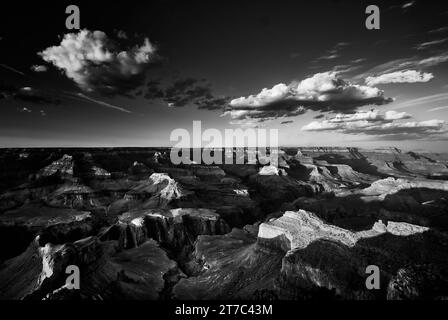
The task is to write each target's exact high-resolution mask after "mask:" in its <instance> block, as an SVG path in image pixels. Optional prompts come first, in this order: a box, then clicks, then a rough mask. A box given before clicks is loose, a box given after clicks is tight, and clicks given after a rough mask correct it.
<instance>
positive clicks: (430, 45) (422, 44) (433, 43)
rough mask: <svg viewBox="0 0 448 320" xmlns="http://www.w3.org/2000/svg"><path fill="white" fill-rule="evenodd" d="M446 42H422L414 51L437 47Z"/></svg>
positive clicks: (445, 40) (443, 40) (440, 40)
mask: <svg viewBox="0 0 448 320" xmlns="http://www.w3.org/2000/svg"><path fill="white" fill-rule="evenodd" d="M447 41H448V39H439V40H433V41H427V42H423V43H420V44H419V45H417V46H416V49H418V50H423V49H427V48H429V47H433V46H435V45H438V44H441V43H445V42H447Z"/></svg>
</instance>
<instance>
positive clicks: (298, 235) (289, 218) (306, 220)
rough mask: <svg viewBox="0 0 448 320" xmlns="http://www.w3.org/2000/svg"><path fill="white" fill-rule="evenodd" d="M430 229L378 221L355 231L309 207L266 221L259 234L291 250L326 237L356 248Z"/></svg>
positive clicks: (270, 243)
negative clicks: (326, 220) (361, 243)
mask: <svg viewBox="0 0 448 320" xmlns="http://www.w3.org/2000/svg"><path fill="white" fill-rule="evenodd" d="M428 230H429V229H428V228H425V227H421V226H417V225H412V224H409V223H403V222H400V223H397V222H388V223H387V224H384V223H383V222H382V221H381V220H380V221H378V222H376V223H375V224H374V225H373V227H372V229H370V230H363V231H359V232H352V231H349V230H346V229H343V228H339V227H336V226H333V225H329V224H326V223H324V222H323V221H322V220H321V219H319V218H318V217H316V216H315V215H314V214H313V213H311V212H307V211H305V210H299V211H296V212H294V211H287V212H285V213H284V215H283V216H282V217H280V218H278V219H272V220H271V221H269V222H267V223H262V224H261V225H260V228H259V233H258V243H259V244H261V245H267V246H271V247H272V246H273V247H278V248H279V249H281V250H284V251H289V250H296V249H304V248H306V247H307V246H308V245H310V244H311V243H313V242H315V241H317V240H320V239H323V240H329V241H332V242H339V243H341V244H343V245H344V246H347V247H354V246H355V245H356V244H357V242H358V241H360V240H362V239H366V238H372V237H377V236H379V235H381V234H384V233H390V234H393V235H396V236H410V235H414V234H418V233H423V232H426V231H428Z"/></svg>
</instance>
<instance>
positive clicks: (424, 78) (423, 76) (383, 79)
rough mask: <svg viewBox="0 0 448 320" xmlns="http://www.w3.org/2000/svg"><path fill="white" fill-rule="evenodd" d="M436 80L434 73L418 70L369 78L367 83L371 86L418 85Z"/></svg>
mask: <svg viewBox="0 0 448 320" xmlns="http://www.w3.org/2000/svg"><path fill="white" fill-rule="evenodd" d="M433 78H434V75H433V74H432V73H426V72H419V71H416V70H405V71H396V72H391V73H385V74H382V75H379V76H372V77H367V78H366V80H365V82H366V84H367V85H369V86H375V85H378V84H388V83H416V82H428V81H430V80H431V79H433Z"/></svg>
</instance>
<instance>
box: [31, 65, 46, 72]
mask: <svg viewBox="0 0 448 320" xmlns="http://www.w3.org/2000/svg"><path fill="white" fill-rule="evenodd" d="M31 70H32V71H34V72H46V71H47V70H48V68H47V67H46V66H43V65H33V66H31Z"/></svg>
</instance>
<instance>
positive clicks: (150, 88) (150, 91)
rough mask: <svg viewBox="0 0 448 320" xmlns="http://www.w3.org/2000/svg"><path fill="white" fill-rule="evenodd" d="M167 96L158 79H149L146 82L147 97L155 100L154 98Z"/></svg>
mask: <svg viewBox="0 0 448 320" xmlns="http://www.w3.org/2000/svg"><path fill="white" fill-rule="evenodd" d="M164 96H165V93H164V92H163V90H162V89H161V88H160V83H159V82H158V81H154V80H151V81H148V83H147V84H146V92H145V95H144V97H145V99H148V100H154V99H161V98H163V97H164Z"/></svg>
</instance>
